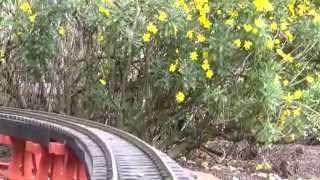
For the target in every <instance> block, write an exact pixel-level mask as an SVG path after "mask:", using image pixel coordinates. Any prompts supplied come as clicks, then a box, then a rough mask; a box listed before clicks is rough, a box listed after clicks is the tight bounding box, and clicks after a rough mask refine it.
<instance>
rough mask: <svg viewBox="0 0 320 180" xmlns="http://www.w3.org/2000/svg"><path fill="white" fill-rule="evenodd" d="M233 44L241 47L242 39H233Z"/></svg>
mask: <svg viewBox="0 0 320 180" xmlns="http://www.w3.org/2000/svg"><path fill="white" fill-rule="evenodd" d="M233 45H234V46H235V47H237V48H240V47H241V40H240V39H236V40H234V41H233Z"/></svg>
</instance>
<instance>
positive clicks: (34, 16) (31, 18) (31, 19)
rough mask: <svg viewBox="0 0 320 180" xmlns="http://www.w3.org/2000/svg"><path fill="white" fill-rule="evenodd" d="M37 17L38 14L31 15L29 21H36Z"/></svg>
mask: <svg viewBox="0 0 320 180" xmlns="http://www.w3.org/2000/svg"><path fill="white" fill-rule="evenodd" d="M36 17H37V15H32V16H29V21H30V22H31V23H32V24H33V23H34V22H36Z"/></svg>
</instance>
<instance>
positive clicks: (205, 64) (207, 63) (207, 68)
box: [201, 59, 210, 71]
mask: <svg viewBox="0 0 320 180" xmlns="http://www.w3.org/2000/svg"><path fill="white" fill-rule="evenodd" d="M201 67H202V69H203V70H204V71H207V70H209V69H210V65H209V61H208V60H207V59H205V60H203V62H202V65H201Z"/></svg>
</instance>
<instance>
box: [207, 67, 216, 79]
mask: <svg viewBox="0 0 320 180" xmlns="http://www.w3.org/2000/svg"><path fill="white" fill-rule="evenodd" d="M213 75H214V72H213V71H212V70H211V69H209V70H208V71H207V72H206V76H207V78H208V79H211V78H212V77H213Z"/></svg>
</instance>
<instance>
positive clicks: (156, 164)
mask: <svg viewBox="0 0 320 180" xmlns="http://www.w3.org/2000/svg"><path fill="white" fill-rule="evenodd" d="M0 134H4V135H7V137H9V139H10V138H11V141H12V142H15V144H16V147H15V146H13V148H17V142H18V141H17V139H18V140H19V141H20V142H22V144H21V143H20V145H21V147H24V148H25V152H23V153H24V154H25V153H26V152H27V149H28V147H29V146H31V145H30V143H31V144H35V145H38V146H41V147H44V148H43V149H48V151H49V152H46V155H48V156H50V158H47V159H48V160H47V161H48V162H47V163H49V164H50V165H48V168H47V169H46V170H44V171H47V172H46V173H44V174H47V176H48V177H46V178H49V179H55V180H57V179H59V180H60V179H69V178H70V177H71V179H79V180H80V179H91V180H109V179H110V180H111V179H112V180H116V179H127V180H129V179H131V180H133V179H137V180H140V179H141V180H142V179H143V180H149V179H150V180H151V179H154V180H157V179H158V180H162V179H163V180H180V179H181V180H187V179H191V178H190V177H189V176H188V175H187V174H185V171H184V170H183V169H182V168H181V167H180V166H179V165H177V164H176V163H175V162H174V161H173V160H171V159H170V158H169V157H167V156H166V155H164V154H163V153H161V152H160V151H158V150H156V149H155V148H153V147H151V146H150V145H148V144H147V143H145V142H143V141H142V140H140V139H138V138H137V137H135V136H133V135H131V134H129V133H126V132H124V131H121V130H118V129H116V128H113V127H109V126H105V125H102V124H99V123H95V122H92V121H87V120H83V119H80V118H75V117H70V116H64V115H58V114H53V113H45V112H37V111H31V110H21V109H14V108H8V107H1V108H0ZM3 137H5V136H3ZM12 142H11V143H12ZM59 145H60V146H66V149H69V151H68V152H69V156H68V153H65V154H64V153H62V154H60V155H65V156H63V158H62V159H61V161H63V162H61V164H59V163H58V161H56V160H53V159H55V158H56V156H53V155H52V154H59V152H60V151H59V150H57V149H59ZM50 148H51V149H53V150H50ZM29 149H30V148H29ZM57 151H59V152H57ZM12 152H13V155H12V157H11V162H10V163H9V164H8V165H7V172H6V171H0V174H1V175H3V176H6V177H7V178H9V179H14V180H16V179H27V177H26V175H29V176H30V177H33V178H34V177H36V178H37V177H39V176H40V175H39V173H40V170H39V169H41V167H40V166H39V163H40V161H39V160H38V161H36V163H35V165H34V166H33V167H26V162H27V161H28V159H27V157H28V156H23V158H24V159H23V160H21V159H20V160H17V158H15V157H16V156H18V155H17V154H15V153H17V152H19V149H15V150H12ZM66 152H67V151H66ZM73 154H75V156H76V158H73V159H72V158H70V157H71V156H72V155H73ZM42 155H43V154H42ZM14 156H15V157H14ZM37 157H38V156H37ZM60 157H61V156H60ZM44 158H45V157H44ZM35 159H38V158H35ZM50 159H51V161H50ZM56 159H57V158H56ZM77 159H79V160H77ZM13 161H16V162H13ZM18 161H21V164H19V162H18ZM31 161H32V158H31ZM33 161H34V160H33ZM70 161H79V162H80V163H78V164H77V165H75V166H77V168H69V169H66V170H62V172H61V173H60V174H59V172H58V173H56V171H57V170H58V169H59V167H58V166H64V167H63V168H62V167H60V168H61V169H65V167H66V165H67V164H72V163H73V164H74V162H70ZM22 162H23V164H24V166H25V167H23V168H22V169H21V168H13V167H12V166H14V165H13V164H18V165H17V166H18V167H20V166H23V165H22ZM42 163H43V162H42ZM30 164H32V162H31V163H30ZM58 164H59V165H58ZM82 165H84V167H85V172H86V173H85V174H86V176H84V175H82V176H81V175H79V174H81V168H80V167H81V166H82ZM70 167H71V166H70ZM28 169H30V172H26V171H27V170H28ZM10 171H11V172H10ZM13 171H18V172H13ZM70 171H72V172H70ZM55 173H56V174H55ZM82 173H83V172H82ZM13 174H15V175H13ZM70 174H71V175H70ZM68 177H69V178H68ZM37 179H41V178H37Z"/></svg>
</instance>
